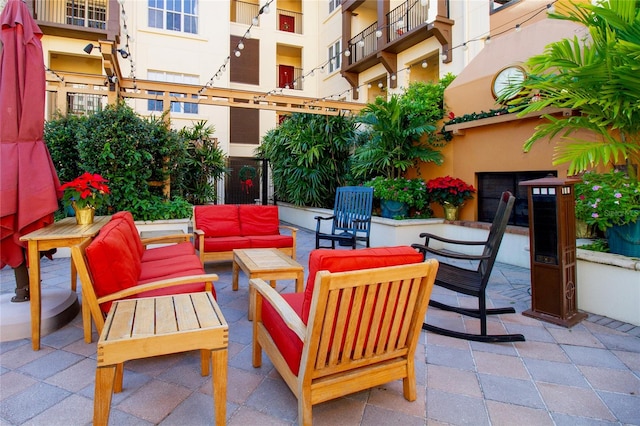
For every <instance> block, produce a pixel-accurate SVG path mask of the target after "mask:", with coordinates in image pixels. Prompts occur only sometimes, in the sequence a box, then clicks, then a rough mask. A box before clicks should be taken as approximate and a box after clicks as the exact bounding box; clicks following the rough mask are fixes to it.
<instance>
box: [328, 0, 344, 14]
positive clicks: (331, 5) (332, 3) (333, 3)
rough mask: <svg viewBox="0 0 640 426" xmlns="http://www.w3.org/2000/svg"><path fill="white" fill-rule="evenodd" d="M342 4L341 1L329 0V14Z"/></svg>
mask: <svg viewBox="0 0 640 426" xmlns="http://www.w3.org/2000/svg"><path fill="white" fill-rule="evenodd" d="M341 4H342V0H329V13H331V12H333V11H334V10H336V9H337V8H339V7H340V5H341Z"/></svg>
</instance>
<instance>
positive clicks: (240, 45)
mask: <svg viewBox="0 0 640 426" xmlns="http://www.w3.org/2000/svg"><path fill="white" fill-rule="evenodd" d="M238 49H240V50H242V49H244V43H243V42H240V43H238Z"/></svg>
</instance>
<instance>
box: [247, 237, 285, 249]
mask: <svg viewBox="0 0 640 426" xmlns="http://www.w3.org/2000/svg"><path fill="white" fill-rule="evenodd" d="M248 238H249V241H250V242H251V248H283V247H293V237H291V236H290V235H258V236H253V237H248Z"/></svg>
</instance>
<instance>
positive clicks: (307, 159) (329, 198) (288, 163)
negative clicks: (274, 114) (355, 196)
mask: <svg viewBox="0 0 640 426" xmlns="http://www.w3.org/2000/svg"><path fill="white" fill-rule="evenodd" d="M355 138H356V135H355V123H354V121H353V119H351V118H349V117H345V116H342V115H339V116H323V115H316V114H292V115H291V116H289V117H288V118H287V119H285V120H284V121H283V122H282V124H281V125H280V126H278V127H277V128H276V129H272V130H270V131H269V132H267V134H266V135H265V136H264V137H263V139H262V144H261V145H260V146H259V147H258V148H257V150H256V154H257V156H258V157H261V158H264V159H267V160H268V161H269V164H270V165H271V170H272V179H273V186H274V191H275V196H276V197H277V198H278V199H279V200H281V201H285V202H288V203H292V204H295V205H299V206H311V207H331V206H333V201H334V198H335V193H336V188H337V187H339V186H345V184H346V183H347V178H348V175H349V156H350V154H351V151H352V149H353V143H354V140H355Z"/></svg>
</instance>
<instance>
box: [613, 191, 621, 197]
mask: <svg viewBox="0 0 640 426" xmlns="http://www.w3.org/2000/svg"><path fill="white" fill-rule="evenodd" d="M613 196H614V197H616V198H622V194H621V193H619V192H616V193H615V194H613Z"/></svg>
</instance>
